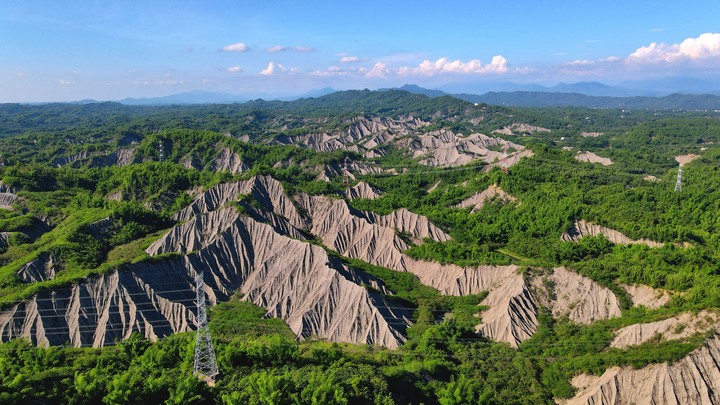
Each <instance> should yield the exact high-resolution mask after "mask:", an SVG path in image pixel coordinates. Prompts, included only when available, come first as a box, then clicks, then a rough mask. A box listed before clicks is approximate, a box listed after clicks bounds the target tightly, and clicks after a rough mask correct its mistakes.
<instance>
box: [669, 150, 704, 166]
mask: <svg viewBox="0 0 720 405" xmlns="http://www.w3.org/2000/svg"><path fill="white" fill-rule="evenodd" d="M699 157H700V155H695V154H692V153H690V154H687V155H678V156H675V161H676V162H678V163H680V166H685V165H686V164H688V163H690V162H692V161H693V160H695V159H697V158H699Z"/></svg>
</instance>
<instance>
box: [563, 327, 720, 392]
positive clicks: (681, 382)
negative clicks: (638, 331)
mask: <svg viewBox="0 0 720 405" xmlns="http://www.w3.org/2000/svg"><path fill="white" fill-rule="evenodd" d="M572 384H573V385H574V386H575V387H576V388H578V389H579V392H578V393H577V395H575V397H573V398H572V399H569V400H559V401H558V403H560V404H566V405H584V404H587V405H591V404H636V405H655V404H673V405H685V404H703V405H712V404H718V403H720V337H718V336H715V337H713V338H712V339H710V340H708V341H707V342H706V343H705V345H703V346H702V347H700V348H699V349H697V350H695V351H693V352H692V353H690V354H688V355H687V356H686V357H684V358H683V359H682V360H680V361H678V362H676V363H673V364H668V363H662V364H653V365H650V366H647V367H645V368H641V369H639V370H634V369H632V368H630V367H622V368H621V367H612V368H609V369H607V370H606V371H605V373H604V374H603V375H602V376H600V377H596V376H590V375H586V374H581V375H579V376H576V377H575V378H573V380H572Z"/></svg>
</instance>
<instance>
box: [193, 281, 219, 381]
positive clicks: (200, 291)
mask: <svg viewBox="0 0 720 405" xmlns="http://www.w3.org/2000/svg"><path fill="white" fill-rule="evenodd" d="M203 274H204V273H202V272H200V273H199V274H198V275H197V276H196V277H195V288H196V289H197V291H196V293H197V294H196V297H197V298H196V301H197V302H196V305H197V334H196V336H195V366H194V372H195V375H197V376H198V378H200V379H201V380H203V381H205V382H206V383H207V384H208V385H210V386H214V385H215V377H216V376H217V375H218V366H217V360H216V359H215V349H213V345H212V340H211V339H210V328H209V327H208V321H207V311H206V310H205V289H204V287H205V281H204V277H203Z"/></svg>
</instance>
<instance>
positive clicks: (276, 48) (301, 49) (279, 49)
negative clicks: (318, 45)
mask: <svg viewBox="0 0 720 405" xmlns="http://www.w3.org/2000/svg"><path fill="white" fill-rule="evenodd" d="M314 50H315V48H310V47H308V46H282V45H275V46H271V47H270V48H268V49H266V51H267V52H270V53H274V52H285V51H295V52H312V51H314Z"/></svg>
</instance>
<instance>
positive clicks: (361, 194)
mask: <svg viewBox="0 0 720 405" xmlns="http://www.w3.org/2000/svg"><path fill="white" fill-rule="evenodd" d="M340 195H341V197H343V198H347V199H348V200H355V199H358V198H366V199H368V200H375V199H377V198H380V196H381V195H382V193H380V191H379V190H378V189H376V188H375V187H373V186H371V185H369V184H367V183H365V182H364V181H361V182H358V184H356V185H354V186H352V187H350V188H349V189H347V190H345V191H344V192H342V193H341V194H340Z"/></svg>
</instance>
